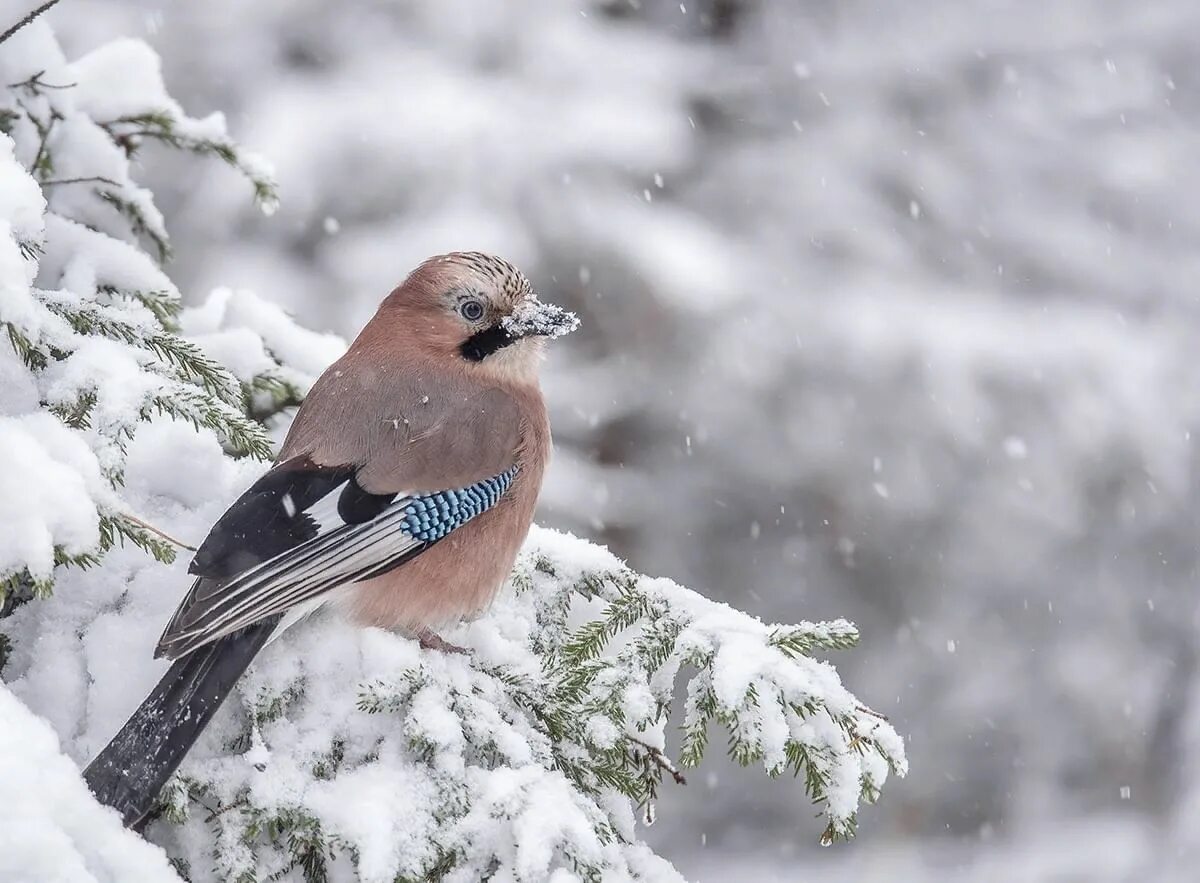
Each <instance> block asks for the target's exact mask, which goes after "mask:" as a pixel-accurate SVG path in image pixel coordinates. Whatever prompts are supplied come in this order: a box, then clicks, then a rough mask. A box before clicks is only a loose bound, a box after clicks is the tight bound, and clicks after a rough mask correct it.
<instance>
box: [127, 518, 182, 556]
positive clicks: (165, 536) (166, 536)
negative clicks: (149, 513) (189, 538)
mask: <svg viewBox="0 0 1200 883" xmlns="http://www.w3.org/2000/svg"><path fill="white" fill-rule="evenodd" d="M121 517H122V518H124V519H125V520H126V521H132V522H133V523H134V524H136V525H137V526H138V527H140V528H142V529H143V530H148V531H150V533H153V534H157V535H158V536H160V537H162V538H163V539H164V540H166V541H167V542H168V543H174V544H175V545H176V546H178V547H179V548H181V549H187V550H188V551H189V552H195V551H196V547H195V546H189V545H188V544H187V543H185V542H184V541H183V540H177V539H175V537H173V536H171V535H170V534H169V533H167V532H166V531H162V530H159V529H158V528H157V527H155V526H154V525H153V524H150V523H149V522H148V521H143V520H142V519H140V518H138V517H137V516H136V515H130V514H129V513H128V512H122V513H121Z"/></svg>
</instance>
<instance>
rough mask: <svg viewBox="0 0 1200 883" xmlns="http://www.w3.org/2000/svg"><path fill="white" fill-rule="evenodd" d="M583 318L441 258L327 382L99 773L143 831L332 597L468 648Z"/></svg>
mask: <svg viewBox="0 0 1200 883" xmlns="http://www.w3.org/2000/svg"><path fill="white" fill-rule="evenodd" d="M577 325H578V319H577V318H576V317H575V316H574V314H572V313H569V312H567V311H565V310H563V309H561V308H560V307H557V306H554V305H552V304H546V303H542V302H541V301H539V300H538V299H537V297H536V295H535V294H534V291H533V289H532V287H531V286H530V284H529V281H528V280H527V279H526V278H525V276H524V275H523V274H522V273H521V272H520V271H519V270H517V269H516V268H515V267H514V266H512V264H510V263H508V262H507V261H505V260H502V259H500V258H497V257H494V256H491V255H486V254H481V253H478V252H456V253H452V254H447V255H442V256H439V257H434V258H430V259H429V260H427V261H425V262H424V263H423V264H421V265H420V266H419V267H418V268H417V269H416V270H414V271H413V272H412V273H411V274H410V275H409V277H408V278H407V279H406V280H405V281H404V282H403V283H402V284H401V285H400V286H399V287H398V288H397V289H396V290H395V291H393V292H392V293H391V294H390V295H388V297H387V298H386V299H385V300H384V301H383V303H382V304H381V305H380V307H379V310H378V312H376V314H375V316H374V317H373V318H372V319H371V321H370V322H368V323H367V325H366V326H365V327H364V328H363V330H362V331H361V332H360V333H359V335H358V337H357V338H356V339H355V341H354V342H353V343H352V344H351V345H350V348H349V350H348V351H347V352H346V354H345V355H344V356H343V357H342V358H340V359H339V360H338V361H336V362H335V363H334V364H333V365H331V366H330V367H329V368H328V369H327V370H326V371H325V373H324V374H323V375H322V376H321V377H320V378H319V379H318V380H317V382H316V384H315V385H314V386H313V388H312V391H311V392H310V393H309V395H308V396H307V397H306V398H305V400H304V403H303V405H301V407H300V410H299V412H298V413H297V414H296V418H295V421H294V422H293V423H292V426H291V429H290V431H289V432H288V436H287V439H286V440H285V441H284V443H283V447H282V448H281V450H280V452H279V455H278V457H277V458H276V461H275V464H274V466H273V467H272V468H271V469H270V471H268V472H267V473H266V474H265V475H264V476H263V477H262V478H260V479H259V480H258V481H256V482H255V483H254V484H253V485H252V486H251V487H250V488H249V490H247V491H246V492H245V493H244V494H243V495H242V496H241V497H240V498H238V500H237V501H236V502H235V503H234V504H233V505H232V506H231V507H230V508H229V509H228V511H227V512H226V513H225V514H224V515H223V516H222V517H221V518H220V519H219V520H218V521H217V523H216V524H215V525H214V526H213V528H212V530H211V532H210V533H209V535H208V537H207V539H205V540H204V542H203V544H201V546H200V547H199V549H198V550H197V552H196V554H195V557H194V558H193V559H192V563H191V566H190V567H189V572H190V573H192V574H194V575H195V576H196V581H195V583H194V584H193V586H192V588H191V590H190V591H189V592H188V593H187V595H186V596H185V597H184V599H183V601H182V603H181V604H180V605H179V609H178V610H177V611H176V612H175V615H174V616H173V617H172V618H171V621H170V622H169V623H168V624H167V627H166V629H165V631H164V632H163V634H162V637H161V638H160V639H159V642H158V647H157V649H156V655H159V656H167V657H169V658H171V659H173V660H174V664H173V665H172V666H171V668H170V669H169V670H168V671H167V673H166V674H165V675H164V676H163V678H162V679H161V680H160V681H159V683H158V685H157V686H156V687H155V688H154V689H153V691H152V692H151V693H150V695H149V696H148V697H147V698H146V700H145V701H144V702H143V703H142V704H141V706H139V708H138V709H137V711H136V712H134V714H133V716H132V717H131V718H130V719H129V720H128V721H127V722H126V724H125V725H124V726H123V727H122V728H121V730H120V732H118V733H117V735H116V736H114V737H113V740H112V741H111V742H110V743H109V744H108V746H107V747H105V748H104V750H103V751H101V752H100V754H99V755H98V756H97V757H96V758H95V760H93V761H92V762H91V763H90V764H89V765H88V767H87V770H86V771H85V774H84V775H85V778H86V780H87V782H88V785H89V787H90V788H91V789H92V792H93V793H94V794H95V795H96V797H97V798H98V799H99V800H101V801H102V802H104V803H106V804H108V805H110V806H112V807H114V808H116V809H117V810H118V811H119V812H120V813H121V816H122V818H123V819H124V821H125V824H126V825H130V826H136V825H139V824H140V823H141V822H142V821H143V820H144V819H145V818H146V816H147V814H148V813H149V812H150V810H151V809H152V808H153V807H154V805H155V801H156V799H157V797H158V793H159V791H160V790H161V788H162V786H163V785H164V784H165V783H166V781H167V779H168V778H169V777H170V776H171V774H172V773H173V772H174V771H175V769H176V768H177V767H178V766H179V764H180V762H181V761H182V760H183V758H184V756H185V755H186V753H187V751H188V750H189V749H190V748H191V747H192V745H193V744H194V743H195V741H196V739H197V738H198V737H199V735H200V733H201V732H202V731H203V729H204V727H205V726H206V725H207V724H208V722H209V720H211V718H212V716H213V714H214V713H215V712H216V710H217V709H218V707H219V706H220V704H221V701H222V700H223V699H224V698H225V696H226V695H227V694H228V693H229V691H230V690H231V689H232V688H233V685H234V683H235V682H236V681H237V680H238V678H239V677H241V675H242V673H243V672H244V671H245V670H246V667H247V666H248V665H249V664H250V662H251V660H253V659H254V657H255V655H256V654H257V653H258V652H259V650H261V649H262V648H263V647H264V646H265V645H266V644H267V643H268V642H269V641H271V640H272V638H273V637H275V636H277V635H278V634H279V633H280V632H282V631H283V630H285V629H287V628H288V627H289V626H291V625H292V624H294V623H295V622H296V621H297V620H299V619H301V618H302V617H304V616H305V615H307V614H308V613H311V612H312V611H313V610H314V609H316V608H317V607H319V606H321V605H322V604H325V603H329V602H333V603H335V604H336V605H337V606H338V607H340V608H342V609H343V610H344V611H345V613H346V614H347V615H348V616H349V618H350V619H352V620H353V621H354V622H356V623H360V624H362V625H373V626H380V627H384V628H390V629H399V630H404V631H407V632H409V633H411V634H413V635H415V636H417V637H419V638H420V641H421V644H422V646H424V647H428V648H437V649H441V650H458V649H460V648H456V647H454V646H453V645H449V644H447V643H446V642H445V641H443V640H442V639H441V638H440V637H439V636H438V635H437V633H436V632H435V631H434V629H435V628H437V627H439V626H441V625H444V624H448V623H454V622H457V621H458V620H460V619H462V618H464V617H469V616H472V615H475V614H478V613H479V612H481V611H482V610H484V609H485V608H486V607H487V606H488V605H489V604H490V602H491V600H492V597H493V596H494V594H495V592H496V591H497V590H498V589H499V587H500V586H501V584H502V583H503V581H504V579H505V577H507V576H508V574H509V572H510V571H511V569H512V566H513V562H514V560H515V559H516V555H517V552H518V551H519V549H520V547H521V543H522V542H523V541H524V539H525V537H526V535H527V534H528V532H529V526H530V523H531V522H532V519H533V512H534V507H535V505H536V503H537V497H538V492H539V490H540V489H541V484H542V475H543V473H544V471H545V468H546V463H547V460H548V459H549V456H550V423H549V419H548V417H547V414H546V407H545V404H544V402H543V400H542V394H541V390H540V388H539V386H538V379H537V373H538V365H539V362H540V361H541V357H542V345H543V341H545V340H546V339H548V338H554V337H559V336H561V335H564V334H567V333H568V332H570V331H572V330H573V329H574V328H575V327H576V326H577Z"/></svg>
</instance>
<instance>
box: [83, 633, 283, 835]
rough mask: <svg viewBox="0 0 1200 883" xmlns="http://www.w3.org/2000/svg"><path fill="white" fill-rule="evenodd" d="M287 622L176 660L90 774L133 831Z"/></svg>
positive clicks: (103, 799)
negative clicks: (277, 629)
mask: <svg viewBox="0 0 1200 883" xmlns="http://www.w3.org/2000/svg"><path fill="white" fill-rule="evenodd" d="M278 618H279V617H272V618H271V619H269V620H264V621H263V622H259V623H255V624H254V625H252V626H249V627H247V628H244V629H242V630H241V631H239V632H235V633H233V634H231V635H228V636H226V637H224V638H221V639H220V640H218V641H215V642H213V643H212V644H208V645H206V646H203V647H200V648H198V649H196V650H194V651H192V652H191V653H188V654H187V655H186V656H184V657H182V658H181V659H178V660H176V661H175V662H174V663H173V664H172V665H171V667H170V668H169V669H168V670H167V673H166V674H165V675H163V678H162V680H160V681H159V682H158V685H157V686H156V687H155V688H154V689H153V690H152V691H151V692H150V695H149V696H147V697H146V699H145V701H144V702H142V704H141V705H140V706H139V707H138V710H137V711H135V712H134V713H133V716H132V717H130V718H129V720H128V721H126V722H125V726H123V727H121V731H120V732H119V733H117V735H115V736H114V737H113V739H112V741H111V742H109V743H108V745H107V746H106V747H105V749H104V750H103V751H101V752H100V753H99V754H98V755H97V756H96V758H95V760H93V761H92V762H91V763H90V764H88V767H87V769H86V770H84V773H83V777H84V779H85V780H86V781H87V784H88V787H89V788H90V789H91V790H92V793H93V794H95V795H96V799H97V800H99V801H100V802H101V803H104V804H107V805H108V806H111V807H113V808H114V809H116V810H117V812H119V813H120V814H121V817H122V819H123V820H124V822H125V826H126V827H138V826H140V825H141V824H143V823H144V822H145V820H146V817H147V816H148V815H149V814H150V811H151V810H152V809H153V808H154V803H155V800H156V799H157V797H158V793H159V791H161V790H162V787H163V785H165V784H166V782H167V779H169V778H170V777H171V774H172V773H173V772H175V769H176V768H177V767H178V766H179V764H180V763H182V762H183V758H184V756H185V755H186V754H187V753H188V751H189V750H190V749H191V747H192V745H193V744H194V743H195V741H196V739H197V738H199V736H200V733H201V732H203V730H204V728H205V727H206V726H207V725H208V722H209V721H210V720H211V719H212V716H213V714H215V713H216V711H217V709H218V708H220V706H221V702H222V701H223V700H224V699H225V697H226V696H227V695H228V694H229V691H230V690H232V689H233V685H234V684H235V683H236V682H237V679H238V678H240V677H241V676H242V672H244V671H245V670H246V667H247V666H249V665H250V661H251V660H252V659H254V657H255V655H256V654H257V653H258V651H259V650H261V649H262V647H263V645H264V644H266V643H267V640H268V639H269V638H270V637H271V633H272V632H273V631H274V629H275V625H276V622H277V620H278Z"/></svg>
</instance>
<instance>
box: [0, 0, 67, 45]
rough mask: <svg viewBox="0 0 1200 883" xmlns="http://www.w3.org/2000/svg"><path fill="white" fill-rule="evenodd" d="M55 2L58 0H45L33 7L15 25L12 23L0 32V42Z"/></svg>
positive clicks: (55, 3) (47, 9)
mask: <svg viewBox="0 0 1200 883" xmlns="http://www.w3.org/2000/svg"><path fill="white" fill-rule="evenodd" d="M57 4H58V0H46V2H45V3H43V4H42V5H41V6H39V7H37V8H36V9H34V10H33V11H32V12H30V13H29V14H28V15H26V16H25V17H24V18H23V19H21V20H20V21H19V22H17V23H16V24H15V25H13V26H12V27H11V28H9V29H8V30H7V31H5V32H4V33H2V34H0V43H3V42H4V41H5V40H7V39H8V38H9V37H11V36H12V35H13V34H15V33H16V32H17V31H19V30H21V28H23V27H25V26H26V25H28V24H31V23H32V22H33V20H34V19H36V18H37V17H38V16H39V15H41V14H42V13H44V12H47V11H49V10H50V9H51V7H53V6H55V5H57Z"/></svg>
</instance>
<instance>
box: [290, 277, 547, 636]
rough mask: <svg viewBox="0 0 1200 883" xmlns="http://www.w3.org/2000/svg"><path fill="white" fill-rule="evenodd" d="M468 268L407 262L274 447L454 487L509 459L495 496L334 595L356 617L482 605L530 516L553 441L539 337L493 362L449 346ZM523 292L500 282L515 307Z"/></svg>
mask: <svg viewBox="0 0 1200 883" xmlns="http://www.w3.org/2000/svg"><path fill="white" fill-rule="evenodd" d="M449 257H450V258H453V256H449ZM476 274H477V271H476V270H474V269H473V268H472V267H470V266H469V265H467V266H464V265H463V264H461V263H457V262H455V261H453V260H448V259H446V258H435V259H432V260H430V261H427V262H426V263H425V264H423V265H422V266H421V267H419V268H418V269H417V270H416V271H414V272H413V274H412V275H411V276H410V277H409V278H408V279H407V280H406V281H405V282H404V284H403V285H401V286H400V287H399V288H397V289H396V291H394V292H393V293H392V294H391V295H389V297H388V298H387V299H386V300H385V301H384V302H383V304H382V305H381V306H380V308H379V311H378V312H377V313H376V315H375V317H374V318H373V319H372V320H371V321H370V323H368V324H367V326H366V327H365V328H364V329H363V330H362V332H361V333H360V334H359V336H358V338H357V339H356V340H355V341H354V342H353V344H352V345H351V346H350V348H349V350H348V351H347V352H346V354H345V355H344V356H343V357H342V358H341V359H340V360H338V361H337V362H336V363H334V365H332V366H331V367H330V368H329V370H328V371H327V372H326V373H325V374H324V375H323V376H322V377H321V379H320V380H319V381H318V383H317V384H316V385H315V386H314V387H313V390H312V392H311V393H310V395H309V397H308V399H307V400H306V401H305V404H304V406H303V407H302V408H301V410H300V412H299V413H298V414H297V416H296V420H295V421H294V423H293V425H292V429H291V431H290V432H289V434H288V437H287V440H286V441H285V443H284V445H283V448H282V449H281V451H280V455H279V459H280V461H281V462H282V461H286V460H289V459H291V458H294V457H307V458H309V459H311V460H312V461H313V462H315V463H317V464H319V465H328V466H337V465H342V464H344V463H361V464H363V465H362V467H361V468H360V470H359V473H358V477H359V481H360V482H361V483H362V485H363V487H364V488H365V489H366V490H368V491H371V492H373V493H399V494H410V493H427V492H432V491H438V490H442V489H445V488H455V487H462V486H465V485H467V484H470V483H472V482H475V481H478V480H480V479H481V478H486V477H490V476H492V475H497V474H499V473H501V472H503V471H504V470H506V469H508V468H509V467H510V466H512V465H514V464H515V465H516V466H517V467H518V471H517V475H516V478H515V479H514V480H513V483H512V485H511V486H510V487H509V489H508V492H507V493H506V494H505V495H504V497H503V498H502V499H501V500H500V502H499V503H498V504H497V505H496V506H495V507H494V508H492V509H490V510H488V511H487V512H484V513H483V514H481V515H479V516H478V517H476V518H474V519H473V520H471V521H469V522H468V523H467V524H465V525H463V526H462V527H460V528H458V529H457V530H455V531H453V532H452V533H451V534H450V535H449V536H447V537H446V538H445V539H443V540H441V541H440V542H439V543H437V544H436V545H434V546H432V547H431V548H429V549H428V550H426V551H425V552H424V553H422V554H421V555H420V556H418V557H417V558H415V559H413V560H412V561H409V562H407V563H406V564H404V565H403V566H402V567H399V568H396V569H395V570H392V571H389V572H388V573H385V574H383V575H382V576H379V577H376V578H374V579H371V580H367V581H364V582H360V583H356V584H354V585H352V586H349V587H347V588H346V589H345V590H343V591H342V592H339V593H338V595H337V598H336V604H337V606H339V607H340V608H342V609H343V610H344V611H345V612H346V614H347V615H348V616H349V617H350V618H351V619H353V620H354V621H355V622H358V623H360V624H363V625H374V626H382V627H386V628H401V629H406V630H411V631H417V630H420V629H422V628H426V627H434V628H436V627H439V626H442V625H444V624H446V623H449V622H452V621H455V620H457V619H459V618H462V617H469V616H473V615H475V614H477V613H479V612H480V611H482V610H483V609H484V608H486V607H487V606H488V604H489V603H490V602H491V600H492V598H493V597H494V595H495V593H496V591H497V590H498V589H499V587H500V585H501V584H502V583H503V581H504V579H505V578H506V577H507V575H508V573H509V571H510V570H511V568H512V565H513V561H514V559H515V558H516V555H517V552H518V551H519V549H520V547H521V543H522V542H523V541H524V539H525V536H526V534H527V533H528V531H529V525H530V523H531V521H532V519H533V513H534V509H535V507H536V504H537V498H538V494H539V492H540V490H541V486H542V476H543V473H544V472H545V468H546V464H547V462H548V460H549V457H550V448H551V439H550V422H549V419H548V416H547V414H546V407H545V404H544V402H543V400H542V394H541V390H540V387H539V385H538V381H537V371H536V369H537V362H538V361H539V360H540V357H541V341H540V340H536V339H529V340H525V341H521V342H520V343H519V344H517V345H516V346H515V347H513V349H514V350H515V351H514V352H511V353H503V354H498V355H499V356H500V357H501V358H500V359H497V360H494V361H487V360H485V361H483V362H480V363H472V362H468V361H465V360H463V359H462V358H460V357H458V355H457V349H458V347H459V346H460V345H461V343H462V336H463V335H462V330H461V328H460V327H459V326H458V323H457V322H456V321H455V320H454V319H453V318H452V317H451V316H449V315H448V314H447V313H446V311H445V310H443V309H440V301H441V298H442V297H443V296H444V292H445V291H447V290H452V289H453V287H454V286H455V285H458V284H468V283H469V282H471V281H472V277H474V276H475V275H476ZM525 294H526V292H524V291H522V290H521V289H520V288H519V287H513V288H512V289H509V290H505V289H500V291H499V295H500V298H501V300H502V301H503V300H509V301H510V304H509V305H510V306H515V305H516V303H517V301H518V300H519V299H520V298H521V297H523V296H525ZM518 348H523V349H518ZM495 358H496V357H493V359H495ZM363 414H369V415H371V416H372V418H373V419H370V420H367V421H364V420H363V419H362V415H363Z"/></svg>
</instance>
